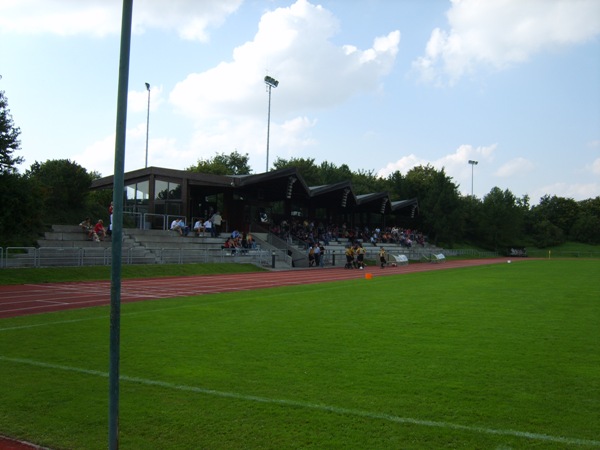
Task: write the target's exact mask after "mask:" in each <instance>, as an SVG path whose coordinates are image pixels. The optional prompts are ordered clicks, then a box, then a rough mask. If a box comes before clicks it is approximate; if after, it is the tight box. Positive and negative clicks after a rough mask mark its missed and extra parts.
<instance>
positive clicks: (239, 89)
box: [169, 0, 400, 170]
mask: <svg viewBox="0 0 600 450" xmlns="http://www.w3.org/2000/svg"><path fill="white" fill-rule="evenodd" d="M338 28H339V25H338V22H337V19H336V18H335V17H334V16H333V15H332V14H331V13H330V12H329V11H327V10H326V9H325V8H323V7H322V6H315V5H313V4H311V3H309V2H308V1H307V0H297V1H296V2H295V3H294V4H292V5H291V6H289V7H286V8H277V9H275V10H273V11H269V12H266V13H265V14H264V15H263V16H262V18H261V20H260V23H259V27H258V31H257V33H256V35H255V36H254V38H253V39H252V40H251V41H248V42H246V43H244V44H243V45H240V46H238V47H237V48H235V49H234V51H233V54H232V59H231V60H230V61H224V62H221V63H220V64H218V65H217V66H215V67H214V68H212V69H210V70H207V71H205V72H202V73H193V74H190V75H188V76H187V77H186V78H185V79H184V80H182V81H181V82H179V83H178V84H177V85H176V86H175V88H174V89H173V91H172V92H171V94H170V97H169V100H170V102H171V103H172V104H173V105H174V106H175V107H176V109H177V110H178V111H180V112H181V113H182V114H183V115H185V116H187V117H188V118H190V119H191V120H192V121H194V122H195V125H196V127H197V129H198V132H197V134H196V138H195V140H194V146H195V147H196V148H198V149H199V150H200V149H205V151H207V152H209V154H211V155H214V152H215V151H231V150H232V149H233V148H237V149H238V151H242V149H244V150H245V151H247V152H248V153H249V154H250V156H255V157H256V156H257V155H261V154H264V152H265V141H266V127H267V106H268V96H267V94H266V86H265V84H264V81H263V79H264V77H265V74H267V70H268V74H269V75H270V76H272V77H274V78H276V79H277V80H279V82H280V83H279V86H278V87H277V88H273V89H272V93H271V94H272V96H271V143H272V144H276V143H277V142H278V141H279V144H280V145H285V147H279V148H284V149H285V150H284V151H286V152H287V154H288V155H293V154H294V153H295V152H298V151H300V150H301V149H302V148H305V147H306V146H308V145H312V144H313V143H314V142H313V141H312V139H311V138H310V136H309V135H303V134H302V133H304V132H307V131H308V130H310V129H311V128H312V127H314V126H315V121H314V119H312V118H309V117H305V116H304V115H303V114H302V113H303V111H305V110H307V109H309V108H311V109H313V110H314V109H319V108H322V109H331V108H334V107H335V106H338V105H340V104H342V103H343V102H345V101H347V100H348V99H349V98H351V97H352V96H354V95H356V94H357V93H360V92H365V91H366V92H369V91H377V90H378V89H379V88H380V79H381V77H383V76H385V75H386V74H388V73H389V71H390V70H391V69H392V66H393V64H394V61H395V57H396V54H397V52H398V45H399V42H400V33H399V32H398V31H392V32H390V33H389V34H387V35H385V36H379V37H375V38H374V42H373V45H372V47H371V48H368V49H366V50H359V49H357V48H356V47H352V48H353V50H352V51H348V48H349V47H348V46H337V45H334V44H333V43H332V42H331V40H330V38H331V37H332V36H333V35H334V34H335V33H336V32H337V31H338ZM242 131H243V132H244V133H242ZM220 134H223V135H222V136H221V135H220ZM217 144H220V145H219V146H218V147H215V146H216V145H217ZM217 149H218V150H217ZM259 167H262V164H260V166H259ZM261 170H262V169H261Z"/></svg>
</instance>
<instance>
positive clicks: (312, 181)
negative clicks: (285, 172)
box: [273, 158, 324, 186]
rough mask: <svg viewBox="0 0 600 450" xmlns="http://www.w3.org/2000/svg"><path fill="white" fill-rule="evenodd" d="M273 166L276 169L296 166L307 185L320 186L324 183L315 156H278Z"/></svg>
mask: <svg viewBox="0 0 600 450" xmlns="http://www.w3.org/2000/svg"><path fill="white" fill-rule="evenodd" d="M273 167H274V168H275V169H276V170H279V169H286V168H289V167H296V168H297V169H298V172H299V173H300V175H302V178H304V181H305V182H306V184H307V185H309V186H320V185H322V184H324V183H323V179H322V177H321V173H320V170H319V168H318V167H317V165H316V164H315V159H314V158H291V159H283V158H277V159H276V160H275V162H273Z"/></svg>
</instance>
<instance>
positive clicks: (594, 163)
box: [592, 158, 600, 175]
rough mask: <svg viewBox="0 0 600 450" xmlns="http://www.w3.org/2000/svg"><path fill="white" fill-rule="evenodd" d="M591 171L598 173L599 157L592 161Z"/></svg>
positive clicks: (599, 170) (599, 173) (599, 168)
mask: <svg viewBox="0 0 600 450" xmlns="http://www.w3.org/2000/svg"><path fill="white" fill-rule="evenodd" d="M592 173H593V174H594V175H600V158H597V159H595V160H594V161H593V162H592Z"/></svg>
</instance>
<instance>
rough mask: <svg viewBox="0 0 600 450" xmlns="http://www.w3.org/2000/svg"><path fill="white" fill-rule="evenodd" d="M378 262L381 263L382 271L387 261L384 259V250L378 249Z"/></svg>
mask: <svg viewBox="0 0 600 450" xmlns="http://www.w3.org/2000/svg"><path fill="white" fill-rule="evenodd" d="M379 262H380V263H381V268H382V269H383V268H384V267H385V265H386V264H387V261H386V259H385V248H383V247H381V248H380V249H379Z"/></svg>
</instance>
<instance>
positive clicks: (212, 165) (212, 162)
mask: <svg viewBox="0 0 600 450" xmlns="http://www.w3.org/2000/svg"><path fill="white" fill-rule="evenodd" d="M249 159H250V158H249V156H248V154H247V153H246V154H245V155H242V154H240V153H238V151H237V150H236V151H234V152H232V153H230V154H229V155H226V154H225V153H217V155H216V156H215V157H214V158H212V159H199V160H198V163H197V164H196V165H195V166H190V167H188V168H186V169H185V170H189V171H190V172H196V173H211V174H213V175H249V174H250V173H251V172H252V169H250V165H249V164H248V161H249Z"/></svg>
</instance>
